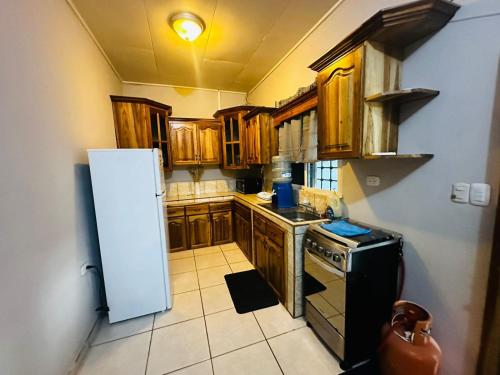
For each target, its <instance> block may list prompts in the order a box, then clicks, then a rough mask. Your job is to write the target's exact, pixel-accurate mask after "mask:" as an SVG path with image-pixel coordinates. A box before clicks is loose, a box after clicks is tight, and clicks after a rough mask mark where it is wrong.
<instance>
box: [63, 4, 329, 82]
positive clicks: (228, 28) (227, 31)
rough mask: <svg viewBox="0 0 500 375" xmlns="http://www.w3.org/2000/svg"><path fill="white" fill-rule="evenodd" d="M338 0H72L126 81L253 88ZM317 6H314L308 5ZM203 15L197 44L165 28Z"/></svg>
mask: <svg viewBox="0 0 500 375" xmlns="http://www.w3.org/2000/svg"><path fill="white" fill-rule="evenodd" d="M337 1H338V0H314V1H313V2H311V1H310V0H73V4H74V5H75V7H76V9H77V10H78V12H79V13H80V15H81V16H82V17H83V19H84V20H85V22H86V23H87V25H88V26H89V28H90V29H91V31H92V32H93V34H94V35H95V37H96V38H97V40H98V42H99V43H100V44H101V46H102V48H103V49H104V51H105V52H106V54H107V55H108V57H109V59H110V60H111V63H112V64H113V66H114V67H115V69H116V70H117V71H118V73H119V74H120V76H121V77H122V79H123V80H124V81H133V82H145V83H160V84H169V85H177V86H192V87H205V88H212V89H219V90H234V91H248V90H249V89H250V88H252V87H253V86H254V85H255V84H257V82H258V81H259V80H260V79H261V78H262V77H263V76H264V75H265V74H266V73H267V72H268V71H269V70H270V69H271V68H272V67H273V66H274V65H275V64H276V63H277V62H278V61H279V59H280V58H282V57H283V56H284V55H285V54H286V53H287V52H288V51H289V50H290V48H292V47H293V46H294V45H295V44H296V43H297V42H298V41H299V40H300V38H301V37H302V36H303V35H304V34H305V33H307V31H309V29H311V27H313V26H314V24H315V23H316V22H317V21H319V19H320V18H321V17H322V16H323V15H324V14H325V13H326V12H327V11H328V9H330V8H331V7H332V6H333V5H334V4H335V3H336V2H337ZM311 4H314V6H311ZM178 11H190V12H193V13H195V14H197V15H198V16H200V17H201V18H202V19H203V20H204V22H205V24H206V26H207V27H206V30H205V31H204V32H203V34H202V35H201V36H200V38H198V39H197V40H196V41H195V42H193V43H190V42H186V41H184V40H182V39H180V38H179V37H178V36H177V34H175V32H174V31H173V30H172V29H171V28H170V27H169V26H168V23H167V19H168V17H169V16H170V15H171V14H172V13H175V12H178Z"/></svg>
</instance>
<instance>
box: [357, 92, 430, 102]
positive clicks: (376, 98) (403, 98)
mask: <svg viewBox="0 0 500 375" xmlns="http://www.w3.org/2000/svg"><path fill="white" fill-rule="evenodd" d="M438 95H439V91H438V90H431V89H423V88H414V89H403V90H394V91H384V92H380V93H377V94H374V95H370V96H367V97H365V102H368V103H393V104H403V103H408V102H411V101H414V100H420V99H430V98H433V97H435V96H438Z"/></svg>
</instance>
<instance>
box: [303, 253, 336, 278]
mask: <svg viewBox="0 0 500 375" xmlns="http://www.w3.org/2000/svg"><path fill="white" fill-rule="evenodd" d="M305 251H306V254H307V255H309V256H310V257H311V260H312V261H313V262H314V263H316V264H317V265H318V266H320V267H321V268H323V269H324V270H325V271H328V272H331V273H334V274H335V275H337V276H339V277H345V273H344V272H342V271H341V270H339V269H338V268H336V267H332V266H330V265H328V264H326V263H325V262H324V261H323V260H322V259H321V258H320V257H318V256H317V255H314V254H313V253H311V252H310V251H309V250H307V249H305Z"/></svg>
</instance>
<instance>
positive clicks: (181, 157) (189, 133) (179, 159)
mask: <svg viewBox="0 0 500 375" xmlns="http://www.w3.org/2000/svg"><path fill="white" fill-rule="evenodd" d="M170 139H171V142H172V163H173V164H174V165H193V164H197V163H198V160H197V150H198V147H197V137H196V124H194V123H192V122H175V121H172V122H171V123H170Z"/></svg>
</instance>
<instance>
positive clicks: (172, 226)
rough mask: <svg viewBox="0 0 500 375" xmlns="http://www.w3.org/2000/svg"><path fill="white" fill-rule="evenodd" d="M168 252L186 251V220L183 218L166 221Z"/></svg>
mask: <svg viewBox="0 0 500 375" xmlns="http://www.w3.org/2000/svg"><path fill="white" fill-rule="evenodd" d="M168 237H169V243H170V252H175V251H182V250H187V240H186V219H185V217H184V216H182V217H175V218H171V219H168Z"/></svg>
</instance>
